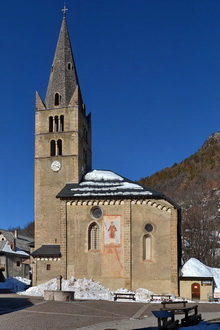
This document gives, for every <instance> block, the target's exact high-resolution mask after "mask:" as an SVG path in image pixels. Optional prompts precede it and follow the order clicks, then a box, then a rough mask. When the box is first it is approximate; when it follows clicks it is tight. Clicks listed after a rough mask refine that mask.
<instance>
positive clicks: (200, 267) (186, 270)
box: [182, 258, 220, 291]
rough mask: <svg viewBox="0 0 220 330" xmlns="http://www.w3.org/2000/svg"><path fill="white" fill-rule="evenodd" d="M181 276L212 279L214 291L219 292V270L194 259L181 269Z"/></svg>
mask: <svg viewBox="0 0 220 330" xmlns="http://www.w3.org/2000/svg"><path fill="white" fill-rule="evenodd" d="M182 274H183V276H198V277H213V278H214V281H215V285H216V287H217V288H216V291H220V268H212V267H208V266H206V265H204V264H203V263H202V262H201V261H199V260H198V259H195V258H191V259H189V260H188V261H187V262H186V263H185V265H184V266H183V268H182Z"/></svg>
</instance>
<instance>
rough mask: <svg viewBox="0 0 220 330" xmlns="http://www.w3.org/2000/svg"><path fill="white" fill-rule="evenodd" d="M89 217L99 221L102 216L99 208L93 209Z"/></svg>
mask: <svg viewBox="0 0 220 330" xmlns="http://www.w3.org/2000/svg"><path fill="white" fill-rule="evenodd" d="M91 215H92V216H93V218H96V219H99V218H101V216H102V210H101V209H100V208H99V207H94V208H93V209H92V210H91Z"/></svg>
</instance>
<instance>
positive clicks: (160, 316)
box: [152, 311, 179, 329]
mask: <svg viewBox="0 0 220 330" xmlns="http://www.w3.org/2000/svg"><path fill="white" fill-rule="evenodd" d="M152 313H153V314H154V316H155V317H156V318H157V322H158V329H178V324H179V320H176V321H175V317H174V314H172V313H171V312H168V311H152Z"/></svg>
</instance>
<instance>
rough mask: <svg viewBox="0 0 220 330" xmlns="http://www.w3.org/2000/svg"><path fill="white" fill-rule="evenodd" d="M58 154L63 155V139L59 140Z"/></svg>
mask: <svg viewBox="0 0 220 330" xmlns="http://www.w3.org/2000/svg"><path fill="white" fill-rule="evenodd" d="M57 156H62V140H57Z"/></svg>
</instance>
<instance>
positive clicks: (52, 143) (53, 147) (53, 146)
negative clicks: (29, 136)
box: [50, 140, 56, 156]
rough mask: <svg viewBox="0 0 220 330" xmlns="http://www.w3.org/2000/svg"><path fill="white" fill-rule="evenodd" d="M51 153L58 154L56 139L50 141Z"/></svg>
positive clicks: (52, 154)
mask: <svg viewBox="0 0 220 330" xmlns="http://www.w3.org/2000/svg"><path fill="white" fill-rule="evenodd" d="M50 155H51V156H56V142H55V141H54V140H51V141H50Z"/></svg>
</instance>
